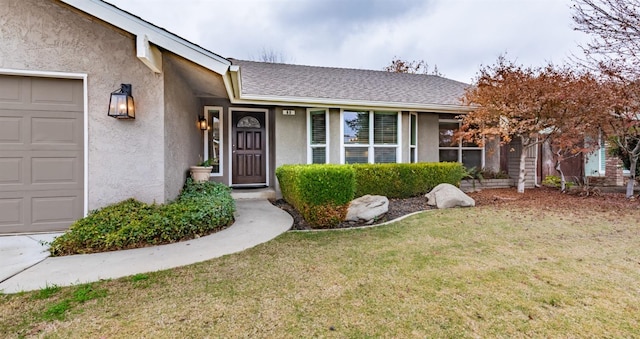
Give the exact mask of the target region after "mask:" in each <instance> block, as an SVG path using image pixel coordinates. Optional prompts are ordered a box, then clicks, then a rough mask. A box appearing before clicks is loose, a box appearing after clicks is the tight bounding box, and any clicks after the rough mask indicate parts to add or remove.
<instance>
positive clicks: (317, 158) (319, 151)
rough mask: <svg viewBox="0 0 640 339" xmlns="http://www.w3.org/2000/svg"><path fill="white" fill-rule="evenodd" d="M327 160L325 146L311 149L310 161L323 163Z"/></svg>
mask: <svg viewBox="0 0 640 339" xmlns="http://www.w3.org/2000/svg"><path fill="white" fill-rule="evenodd" d="M326 162H327V149H326V147H314V148H312V149H311V163H312V164H324V163H326Z"/></svg>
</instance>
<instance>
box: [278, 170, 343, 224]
mask: <svg viewBox="0 0 640 339" xmlns="http://www.w3.org/2000/svg"><path fill="white" fill-rule="evenodd" d="M276 176H277V177H278V181H279V182H280V190H281V192H282V196H283V197H284V199H285V200H286V201H287V202H289V203H290V204H291V205H293V206H294V207H295V208H296V209H297V210H298V211H299V212H300V213H301V214H302V216H303V217H304V218H305V220H306V221H307V222H309V223H310V224H311V225H313V226H315V227H317V228H328V227H332V226H335V225H337V224H338V223H340V222H341V221H342V220H344V218H345V216H346V213H347V206H348V204H349V202H350V201H351V200H353V197H354V196H353V194H354V191H355V173H354V171H353V168H352V167H351V166H348V165H284V166H281V167H278V168H277V169H276Z"/></svg>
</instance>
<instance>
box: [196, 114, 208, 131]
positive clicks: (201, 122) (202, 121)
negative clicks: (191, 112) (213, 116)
mask: <svg viewBox="0 0 640 339" xmlns="http://www.w3.org/2000/svg"><path fill="white" fill-rule="evenodd" d="M198 127H200V130H202V131H206V130H208V129H209V125H207V119H205V118H204V117H201V118H200V119H199V120H198Z"/></svg>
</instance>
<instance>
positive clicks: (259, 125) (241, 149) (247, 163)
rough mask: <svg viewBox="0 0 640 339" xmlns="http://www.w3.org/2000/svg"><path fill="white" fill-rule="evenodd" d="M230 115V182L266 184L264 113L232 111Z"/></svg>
mask: <svg viewBox="0 0 640 339" xmlns="http://www.w3.org/2000/svg"><path fill="white" fill-rule="evenodd" d="M232 115H233V116H232V118H231V124H232V125H231V126H232V129H233V131H232V136H233V137H232V138H233V140H232V146H231V147H232V149H231V154H232V164H231V166H232V178H231V180H232V183H233V184H234V185H266V184H267V175H266V169H267V166H266V155H267V154H266V153H267V152H266V142H267V140H266V133H265V131H266V129H265V113H264V112H242V111H234V112H233V114H232Z"/></svg>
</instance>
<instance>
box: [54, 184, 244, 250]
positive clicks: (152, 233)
mask: <svg viewBox="0 0 640 339" xmlns="http://www.w3.org/2000/svg"><path fill="white" fill-rule="evenodd" d="M234 211H235V203H234V201H233V198H231V190H230V189H229V188H228V187H226V186H224V185H222V184H218V183H214V182H204V183H196V182H194V181H193V180H191V178H189V179H187V182H186V183H185V185H184V187H183V190H182V192H181V194H180V196H179V197H178V199H177V200H176V201H174V202H171V203H168V204H164V205H156V204H145V203H142V202H140V201H137V200H134V199H128V200H125V201H121V202H119V203H116V204H113V205H109V206H106V207H104V208H102V209H99V210H95V211H92V212H90V213H89V215H88V216H87V217H85V218H82V219H80V220H78V221H76V222H75V223H73V225H71V228H70V229H69V230H68V231H67V232H66V233H64V234H63V235H62V236H60V237H58V238H56V239H55V240H54V241H53V242H52V243H51V246H50V248H49V251H50V252H51V255H52V256H61V255H70V254H80V253H95V252H105V251H114V250H120V249H128V248H137V247H144V246H148V245H157V244H166V243H172V242H176V241H180V240H185V239H192V238H195V237H198V236H202V235H206V234H210V233H213V232H214V231H216V230H219V229H222V228H225V227H227V226H228V225H230V224H231V223H232V222H233V212H234Z"/></svg>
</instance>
